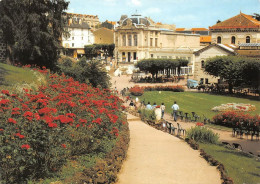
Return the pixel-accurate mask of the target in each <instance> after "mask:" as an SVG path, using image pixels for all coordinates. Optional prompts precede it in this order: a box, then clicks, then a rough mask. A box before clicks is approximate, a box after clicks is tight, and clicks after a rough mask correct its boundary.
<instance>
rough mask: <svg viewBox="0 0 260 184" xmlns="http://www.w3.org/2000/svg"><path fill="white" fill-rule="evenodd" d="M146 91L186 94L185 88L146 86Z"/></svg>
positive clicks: (178, 86)
mask: <svg viewBox="0 0 260 184" xmlns="http://www.w3.org/2000/svg"><path fill="white" fill-rule="evenodd" d="M143 88H144V90H145V91H173V92H184V88H183V86H180V85H176V86H145V87H143Z"/></svg>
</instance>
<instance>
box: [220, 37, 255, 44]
mask: <svg viewBox="0 0 260 184" xmlns="http://www.w3.org/2000/svg"><path fill="white" fill-rule="evenodd" d="M250 39H251V38H250V36H247V37H246V43H250ZM221 41H222V40H221V37H220V36H218V37H217V43H221ZM231 44H236V37H235V36H232V37H231Z"/></svg>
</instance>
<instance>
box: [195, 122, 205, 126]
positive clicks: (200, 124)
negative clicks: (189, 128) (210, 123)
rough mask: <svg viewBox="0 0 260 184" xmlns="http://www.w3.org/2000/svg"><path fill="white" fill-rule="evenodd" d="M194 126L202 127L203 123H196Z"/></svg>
mask: <svg viewBox="0 0 260 184" xmlns="http://www.w3.org/2000/svg"><path fill="white" fill-rule="evenodd" d="M196 126H204V123H201V122H197V123H196Z"/></svg>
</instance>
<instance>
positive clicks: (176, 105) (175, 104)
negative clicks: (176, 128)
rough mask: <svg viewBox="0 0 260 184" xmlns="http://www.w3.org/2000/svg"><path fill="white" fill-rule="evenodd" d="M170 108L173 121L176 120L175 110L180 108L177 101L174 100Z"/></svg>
mask: <svg viewBox="0 0 260 184" xmlns="http://www.w3.org/2000/svg"><path fill="white" fill-rule="evenodd" d="M172 109H173V117H174V121H177V112H178V110H179V109H180V107H179V106H178V104H177V102H176V101H175V102H174V104H173V105H172Z"/></svg>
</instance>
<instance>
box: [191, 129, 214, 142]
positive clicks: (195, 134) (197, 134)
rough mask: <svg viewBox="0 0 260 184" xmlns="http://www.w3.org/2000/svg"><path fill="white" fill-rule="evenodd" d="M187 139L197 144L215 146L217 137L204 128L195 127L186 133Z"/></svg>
mask: <svg viewBox="0 0 260 184" xmlns="http://www.w3.org/2000/svg"><path fill="white" fill-rule="evenodd" d="M187 138H190V139H193V140H195V141H197V142H204V143H212V144H217V143H218V139H219V135H218V134H215V133H214V132H213V131H212V130H209V129H208V128H206V127H201V126H196V127H192V128H190V129H189V130H188V131H187Z"/></svg>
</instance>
